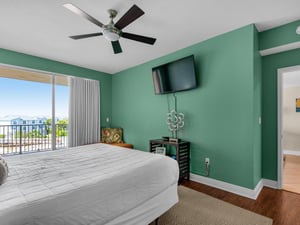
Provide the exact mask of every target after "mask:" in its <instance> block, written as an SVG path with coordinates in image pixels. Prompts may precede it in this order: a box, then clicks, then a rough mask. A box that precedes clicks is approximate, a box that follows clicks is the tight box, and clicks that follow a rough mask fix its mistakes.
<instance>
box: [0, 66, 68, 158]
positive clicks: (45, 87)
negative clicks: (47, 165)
mask: <svg viewBox="0 0 300 225" xmlns="http://www.w3.org/2000/svg"><path fill="white" fill-rule="evenodd" d="M0 90H1V92H2V97H1V98H0V104H1V107H0V154H15V153H20V154H22V153H26V152H34V151H44V150H53V149H59V148H64V147H67V135H68V130H67V126H68V98H69V97H68V94H69V86H68V79H67V77H63V76H61V77H60V76H54V75H49V74H41V73H37V72H32V71H23V70H20V69H15V68H0Z"/></svg>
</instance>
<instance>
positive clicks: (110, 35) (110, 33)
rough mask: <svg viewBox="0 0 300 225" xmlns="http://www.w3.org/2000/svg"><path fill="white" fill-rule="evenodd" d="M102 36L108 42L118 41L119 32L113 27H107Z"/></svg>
mask: <svg viewBox="0 0 300 225" xmlns="http://www.w3.org/2000/svg"><path fill="white" fill-rule="evenodd" d="M103 36H104V37H105V38H106V39H107V40H109V41H117V40H119V39H120V31H119V30H118V29H116V28H114V27H108V28H105V29H104V30H103Z"/></svg>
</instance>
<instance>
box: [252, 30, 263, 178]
mask: <svg viewBox="0 0 300 225" xmlns="http://www.w3.org/2000/svg"><path fill="white" fill-rule="evenodd" d="M258 48H259V33H258V31H257V30H256V29H254V48H253V56H254V83H253V88H254V93H253V94H254V96H253V98H254V104H253V132H254V133H253V179H254V184H257V183H258V182H259V181H260V180H261V178H262V144H261V143H262V125H261V121H262V120H261V118H262V98H261V93H262V72H261V68H262V57H261V56H260V54H259V51H258Z"/></svg>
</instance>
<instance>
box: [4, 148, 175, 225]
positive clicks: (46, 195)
mask: <svg viewBox="0 0 300 225" xmlns="http://www.w3.org/2000/svg"><path fill="white" fill-rule="evenodd" d="M5 160H6V162H7V164H8V167H9V176H8V179H7V181H6V183H4V184H3V185H1V186H0V221H1V225H2V224H3V225H101V224H117V223H114V222H113V221H119V220H118V218H122V217H124V216H125V218H126V217H127V216H126V215H130V217H128V218H133V216H132V214H130V212H131V211H137V210H136V209H138V212H142V211H143V209H145V208H140V209H139V207H142V206H143V205H144V206H145V207H146V208H147V206H148V205H147V203H148V202H151V200H152V199H155V198H158V199H159V201H160V202H161V204H163V202H164V197H162V196H164V195H163V193H164V192H165V191H166V190H168V189H172V188H171V187H173V189H174V187H175V185H177V181H178V164H177V162H176V161H175V160H173V159H171V158H169V157H165V156H162V155H158V154H150V153H146V152H142V151H138V150H129V149H126V148H121V147H116V146H111V145H107V144H94V145H86V146H80V147H74V148H69V149H64V150H56V151H49V152H41V153H32V154H23V155H16V156H8V157H6V158H5ZM172 193H173V194H172V196H169V197H170V198H172V200H171V202H172V204H173V203H174V202H175V201H176V200H177V193H175V192H174V190H173V191H172ZM174 194H175V195H176V196H174ZM166 198H167V195H166ZM165 200H166V202H168V201H170V200H168V199H165ZM158 203H159V202H156V205H157V207H158V208H159V207H160V204H158ZM153 205H155V204H153ZM164 207H167V206H164ZM168 207H170V204H168ZM148 208H149V206H148ZM153 210H154V211H155V209H153ZM147 212H148V213H151V208H149V210H148V211H147ZM128 224H130V222H129V223H128ZM132 224H134V223H132ZM145 224H146V223H145Z"/></svg>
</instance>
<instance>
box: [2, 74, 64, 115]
mask: <svg viewBox="0 0 300 225" xmlns="http://www.w3.org/2000/svg"><path fill="white" fill-rule="evenodd" d="M51 91H52V88H51V84H45V83H39V82H31V81H23V80H15V79H8V78H2V77H0V117H4V116H10V115H18V116H47V117H50V116H51V113H52V109H51V104H52V100H51V96H52V94H51ZM55 93H56V106H55V111H56V117H59V118H67V117H68V101H69V87H67V86H62V85H56V86H55Z"/></svg>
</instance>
